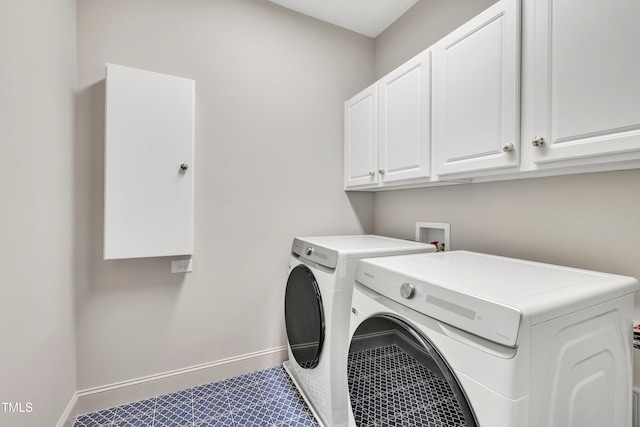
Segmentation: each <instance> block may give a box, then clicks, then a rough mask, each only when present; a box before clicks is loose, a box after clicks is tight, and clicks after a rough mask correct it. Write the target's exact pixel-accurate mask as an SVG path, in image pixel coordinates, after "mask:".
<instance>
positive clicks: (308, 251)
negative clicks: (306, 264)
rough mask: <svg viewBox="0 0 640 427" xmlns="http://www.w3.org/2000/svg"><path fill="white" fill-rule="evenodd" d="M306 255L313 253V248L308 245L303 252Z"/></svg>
mask: <svg viewBox="0 0 640 427" xmlns="http://www.w3.org/2000/svg"><path fill="white" fill-rule="evenodd" d="M305 253H306V254H307V255H311V254H312V253H313V248H312V247H311V246H309V247H308V248H307V250H306V252H305Z"/></svg>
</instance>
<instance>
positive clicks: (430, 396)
mask: <svg viewBox="0 0 640 427" xmlns="http://www.w3.org/2000/svg"><path fill="white" fill-rule="evenodd" d="M348 366H349V368H348V375H349V376H348V382H349V395H350V397H351V407H352V409H353V414H354V418H355V420H356V424H357V425H358V426H359V427H374V426H375V427H386V426H403V427H445V426H446V427H465V426H466V425H467V423H466V422H465V419H464V415H463V413H462V410H461V409H460V406H459V405H458V401H457V400H456V397H455V394H454V392H453V390H452V389H451V387H450V386H449V384H448V383H447V382H446V381H445V380H443V379H442V378H440V377H439V376H438V375H436V374H434V373H433V372H431V371H430V370H429V369H427V368H425V367H424V366H423V365H422V364H420V363H419V362H418V361H417V360H416V359H414V358H413V357H411V356H410V355H409V354H407V353H405V352H404V351H403V350H402V349H401V348H400V347H398V346H396V345H391V346H385V347H378V348H374V349H370V350H365V351H361V352H357V353H352V354H350V355H349V362H348Z"/></svg>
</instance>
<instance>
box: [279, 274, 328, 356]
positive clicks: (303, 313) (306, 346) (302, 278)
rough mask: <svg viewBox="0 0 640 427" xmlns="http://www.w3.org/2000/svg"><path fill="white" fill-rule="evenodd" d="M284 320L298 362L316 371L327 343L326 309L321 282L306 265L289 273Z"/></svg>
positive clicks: (292, 350)
mask: <svg viewBox="0 0 640 427" xmlns="http://www.w3.org/2000/svg"><path fill="white" fill-rule="evenodd" d="M284 319H285V324H286V327H287V338H288V339H289V346H290V347H291V352H292V353H293V356H294V357H295V359H296V361H297V362H298V364H299V365H300V366H302V367H303V368H306V369H312V368H315V367H316V366H317V365H318V361H319V359H320V353H321V352H322V344H323V342H324V308H323V307H322V296H321V295H320V288H319V287H318V281H317V280H316V278H315V276H314V275H313V272H312V271H311V270H310V269H309V267H307V266H306V265H304V264H300V265H298V266H297V267H295V268H294V269H293V270H291V273H290V274H289V279H288V280H287V290H286V293H285V297H284Z"/></svg>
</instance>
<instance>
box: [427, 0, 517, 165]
mask: <svg viewBox="0 0 640 427" xmlns="http://www.w3.org/2000/svg"><path fill="white" fill-rule="evenodd" d="M519 40H520V2H519V1H518V0H502V1H500V2H498V3H496V4H495V5H494V6H492V7H490V8H489V9H487V10H486V11H484V12H483V13H481V14H480V15H478V16H476V17H475V18H473V19H472V20H471V21H469V22H467V23H466V24H464V25H462V26H461V27H460V28H458V29H457V30H455V31H454V32H452V33H451V34H449V35H448V36H446V37H445V38H443V39H442V40H441V41H439V42H438V43H437V44H436V46H435V49H436V56H435V70H436V73H435V89H434V90H435V99H436V102H435V116H436V121H435V133H434V135H435V147H436V173H437V174H438V175H446V174H451V173H461V172H470V171H475V170H483V169H492V168H501V167H510V166H517V165H518V164H519V158H520V157H519V140H520V138H519V129H520V128H519V120H520V91H519V76H520V73H519V63H520V43H519ZM509 144H512V145H513V146H512V150H511V151H504V149H503V148H504V146H505V145H509Z"/></svg>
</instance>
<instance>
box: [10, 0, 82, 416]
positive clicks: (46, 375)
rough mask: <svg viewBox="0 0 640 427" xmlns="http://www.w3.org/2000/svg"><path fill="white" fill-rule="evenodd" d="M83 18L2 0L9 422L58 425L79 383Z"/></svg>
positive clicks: (56, 0)
mask: <svg viewBox="0 0 640 427" xmlns="http://www.w3.org/2000/svg"><path fill="white" fill-rule="evenodd" d="M75 22H76V2H75V0H46V1H24V0H2V1H1V2H0V62H1V64H2V65H1V66H0V70H1V71H0V75H1V76H2V77H1V78H0V159H1V161H2V166H1V167H0V195H1V197H2V201H0V265H1V266H2V275H1V276H0V336H1V340H0V403H1V405H0V426H11V427H31V426H54V425H56V423H57V422H58V420H59V419H60V417H61V415H62V414H63V412H64V411H65V408H66V407H67V405H68V403H69V402H70V401H71V399H72V397H73V394H74V393H75V390H76V369H75V310H74V301H73V282H74V250H73V237H72V236H73V222H74V189H73V188H74V185H73V173H74V172H73V170H74V158H73V117H74V107H73V102H74V100H73V93H74V88H75V75H76V70H75V68H76V49H75V46H76V43H75V41H76V25H75Z"/></svg>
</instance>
